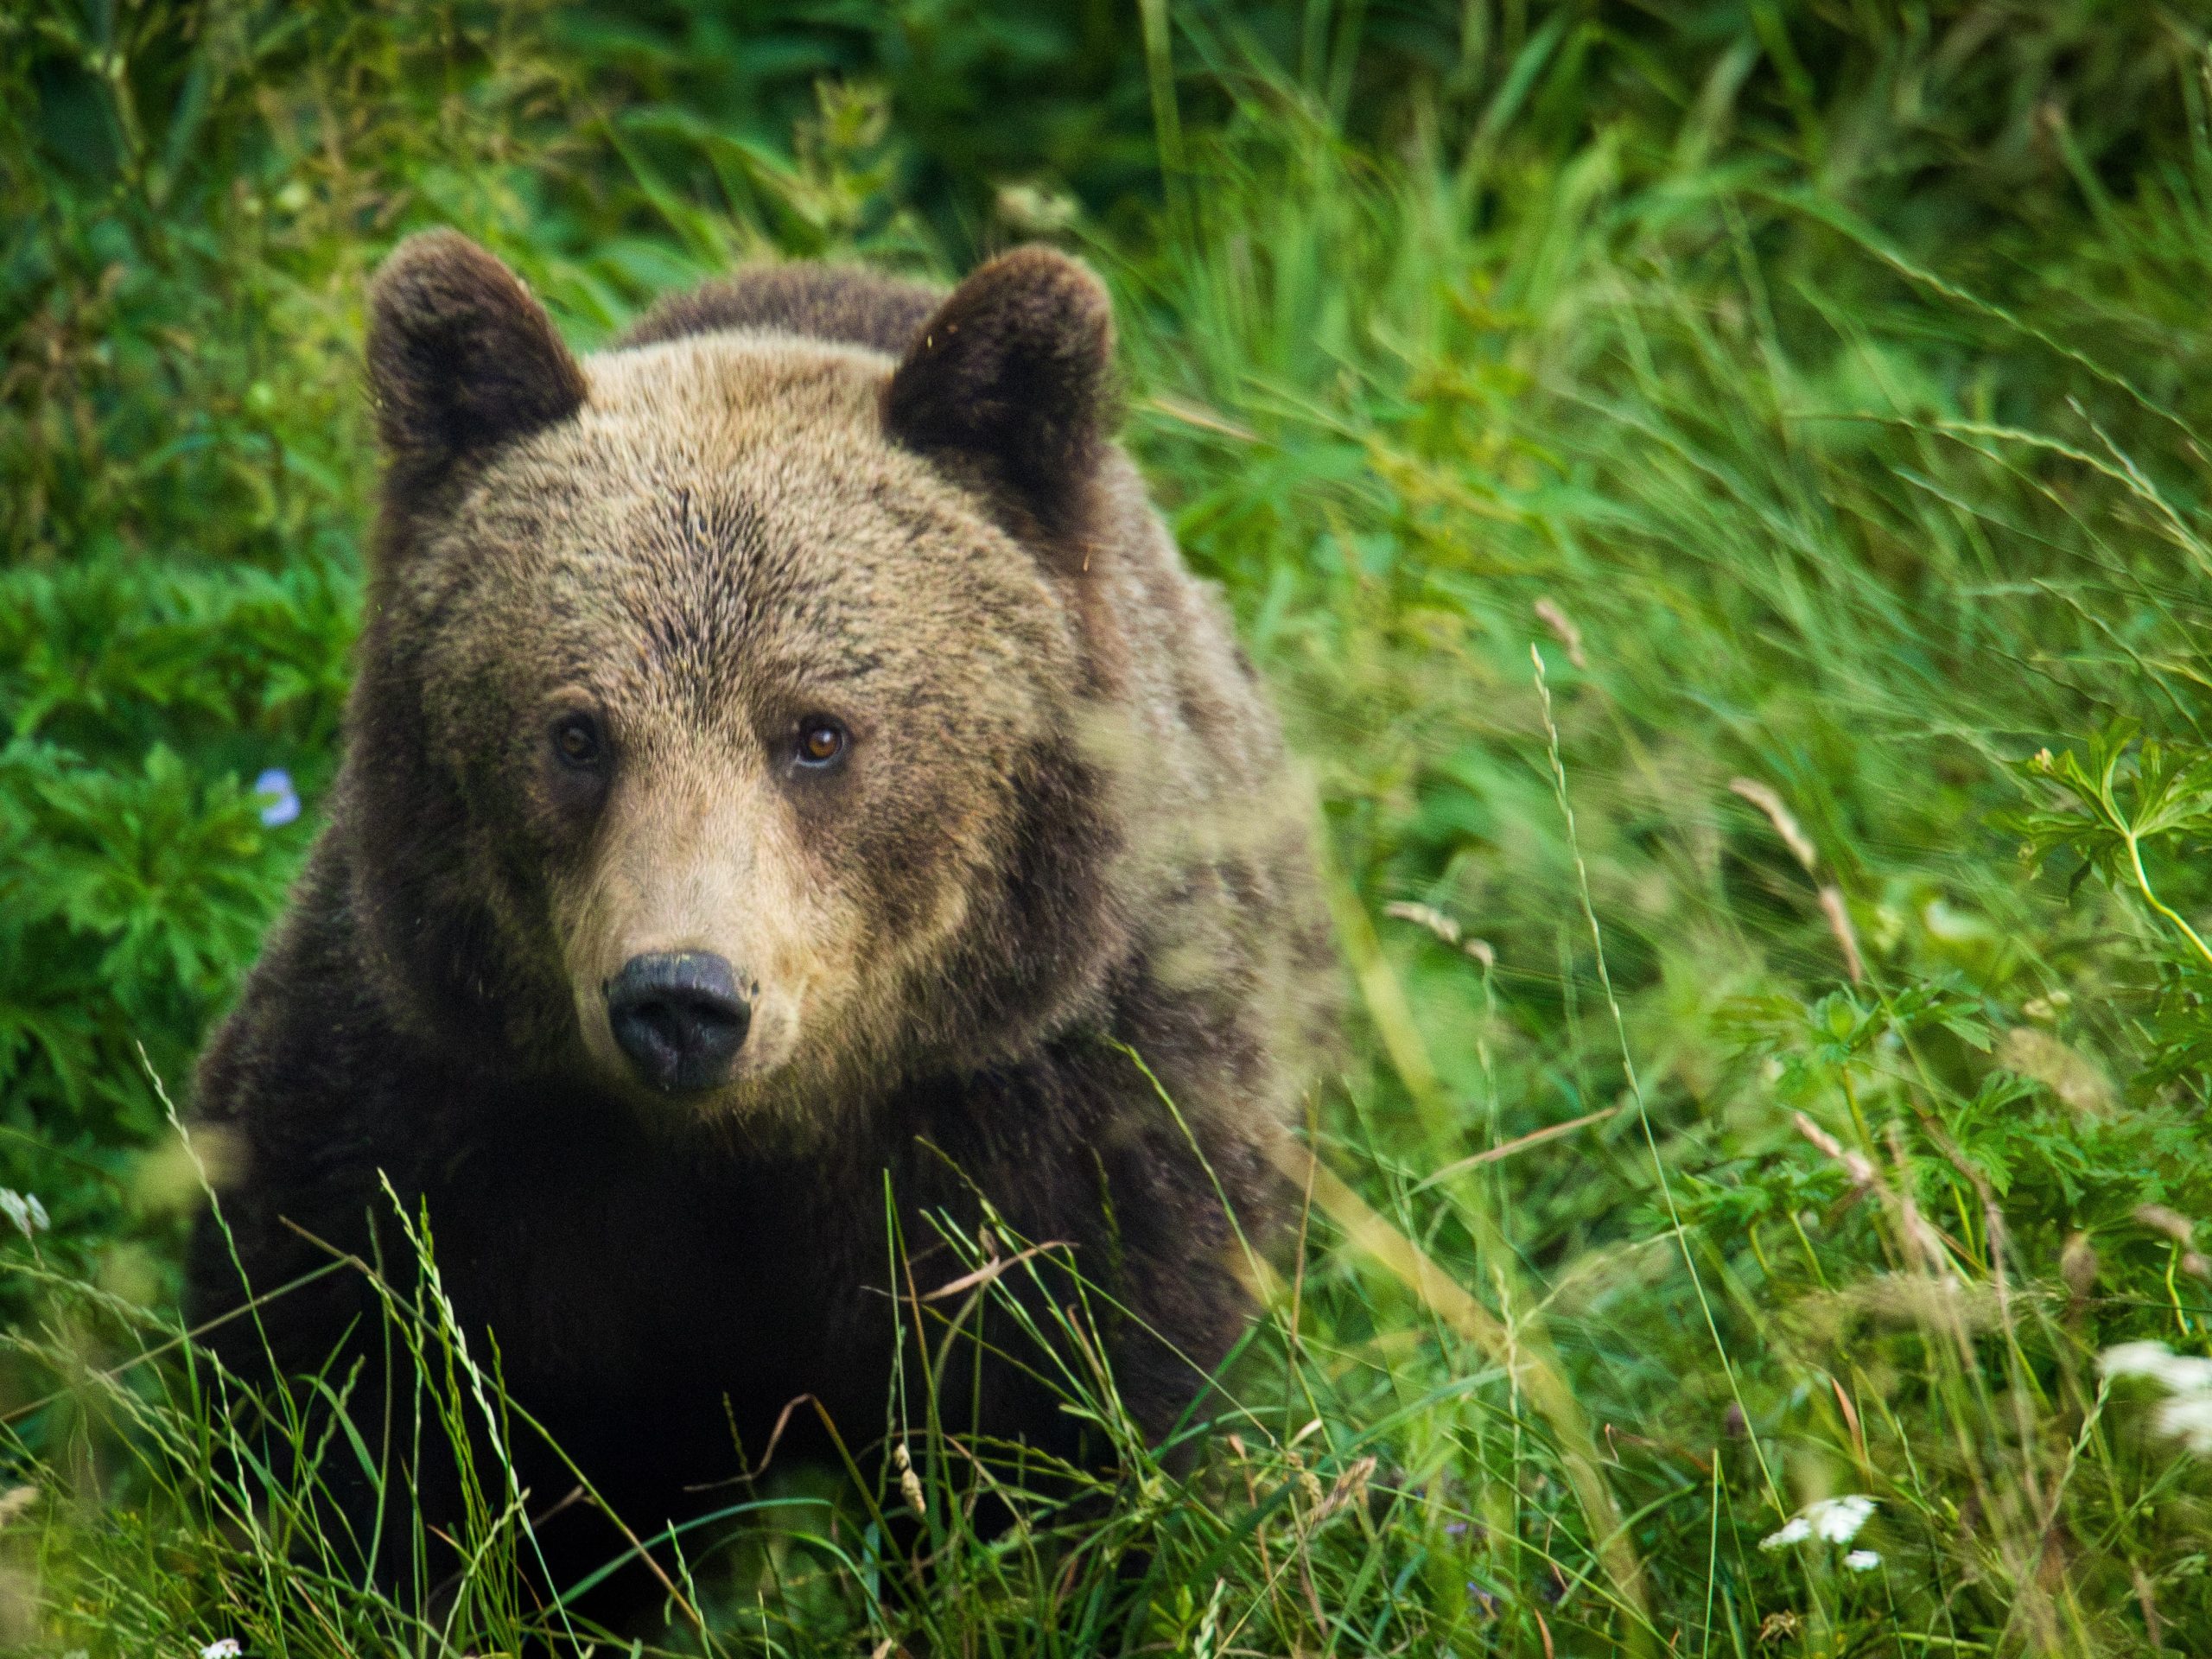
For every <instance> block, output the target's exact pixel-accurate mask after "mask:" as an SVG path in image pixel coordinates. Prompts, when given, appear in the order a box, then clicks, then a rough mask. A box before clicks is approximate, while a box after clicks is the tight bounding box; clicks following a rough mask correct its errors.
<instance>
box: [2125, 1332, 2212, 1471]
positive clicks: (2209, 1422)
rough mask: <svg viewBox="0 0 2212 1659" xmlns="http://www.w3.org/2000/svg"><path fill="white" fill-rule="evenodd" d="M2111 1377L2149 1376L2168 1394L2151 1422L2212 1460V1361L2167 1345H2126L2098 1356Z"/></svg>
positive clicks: (2144, 1343) (2132, 1343)
mask: <svg viewBox="0 0 2212 1659" xmlns="http://www.w3.org/2000/svg"><path fill="white" fill-rule="evenodd" d="M2097 1369H2098V1370H2101V1371H2102V1372H2103V1373H2104V1374H2105V1375H2106V1376H2107V1377H2115V1378H2116V1377H2123V1376H2141V1377H2148V1378H2149V1379H2150V1380H2151V1381H2152V1382H2153V1383H2157V1384H2158V1386H2159V1387H2160V1388H2162V1389H2164V1390H2165V1391H2166V1398H2165V1399H2164V1400H2163V1401H2162V1402H2159V1405H2158V1411H2157V1413H2156V1414H2154V1415H2153V1416H2152V1419H2151V1421H2152V1425H2153V1426H2154V1427H2156V1428H2157V1429H2158V1433H2161V1434H2170V1435H2171V1436H2172V1437H2173V1438H2174V1439H2176V1440H2179V1441H2181V1442H2182V1443H2183V1445H2185V1446H2188V1447H2189V1449H2190V1451H2192V1452H2196V1455H2197V1456H2199V1457H2200V1458H2202V1457H2212V1359H2205V1358H2202V1357H2198V1356H2196V1355H2194V1354H2177V1353H2175V1352H2174V1351H2172V1350H2171V1348H2168V1347H2167V1346H2166V1344H2164V1343H2163V1342H2123V1343H2121V1344H2120V1345H2119V1346H2118V1347H2116V1348H2107V1349H2106V1350H2105V1351H2104V1352H2103V1354H2102V1355H2101V1356H2100V1357H2098V1360H2097Z"/></svg>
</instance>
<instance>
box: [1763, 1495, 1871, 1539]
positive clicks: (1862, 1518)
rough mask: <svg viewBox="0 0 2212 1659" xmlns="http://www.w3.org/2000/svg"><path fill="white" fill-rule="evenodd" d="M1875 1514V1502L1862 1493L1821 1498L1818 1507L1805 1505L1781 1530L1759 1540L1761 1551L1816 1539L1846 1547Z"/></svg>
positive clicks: (1811, 1504) (1813, 1504) (1814, 1504)
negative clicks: (1868, 1517) (1867, 1518)
mask: <svg viewBox="0 0 2212 1659" xmlns="http://www.w3.org/2000/svg"><path fill="white" fill-rule="evenodd" d="M1873 1513H1874V1500H1873V1499H1872V1498H1871V1497H1867V1496H1866V1494H1864V1493H1863V1492H1851V1493H1848V1494H1847V1495H1846V1496H1844V1497H1824V1498H1822V1499H1821V1501H1820V1502H1819V1503H1808V1504H1807V1505H1806V1506H1805V1507H1804V1508H1803V1509H1802V1510H1798V1511H1797V1513H1796V1515H1793V1516H1790V1517H1789V1520H1787V1521H1785V1522H1783V1524H1782V1527H1781V1529H1780V1530H1779V1531H1776V1532H1770V1533H1769V1534H1767V1535H1766V1536H1765V1537H1764V1538H1762V1539H1760V1540H1759V1548H1761V1549H1780V1548H1782V1547H1783V1545H1785V1544H1802V1543H1803V1542H1804V1541H1806V1540H1807V1539H1808V1538H1818V1539H1821V1541H1824V1542H1827V1543H1831V1544H1847V1543H1849V1542H1850V1541H1852V1540H1853V1538H1855V1537H1857V1536H1858V1535H1859V1528H1861V1527H1863V1526H1865V1525H1866V1517H1867V1516H1871V1515H1872V1514H1873Z"/></svg>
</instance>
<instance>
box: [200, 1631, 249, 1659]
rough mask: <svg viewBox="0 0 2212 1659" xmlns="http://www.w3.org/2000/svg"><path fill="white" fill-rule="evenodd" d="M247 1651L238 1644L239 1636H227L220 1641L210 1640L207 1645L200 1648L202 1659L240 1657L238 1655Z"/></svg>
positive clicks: (233, 1658)
mask: <svg viewBox="0 0 2212 1659" xmlns="http://www.w3.org/2000/svg"><path fill="white" fill-rule="evenodd" d="M243 1652H245V1649H243V1648H241V1647H239V1646H238V1637H235V1636H226V1637H222V1638H221V1639H220V1640H219V1641H214V1642H210V1643H208V1644H207V1646H206V1647H204V1648H202V1649H200V1659H238V1656H239V1655H240V1654H241V1653H243Z"/></svg>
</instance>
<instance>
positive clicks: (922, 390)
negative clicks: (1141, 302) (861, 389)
mask: <svg viewBox="0 0 2212 1659" xmlns="http://www.w3.org/2000/svg"><path fill="white" fill-rule="evenodd" d="M1114 414H1115V385H1114V314H1113V305H1112V302H1110V301H1109V299H1108V298H1107V296H1106V288H1105V284H1104V283H1101V282H1100V281H1099V280H1098V278H1097V277H1095V276H1093V275H1092V274H1091V273H1090V270H1088V269H1087V268H1085V267H1084V266H1083V265H1081V264H1077V262H1076V261H1075V260H1073V259H1071V258H1069V257H1068V256H1067V255H1065V254H1064V253H1061V252H1060V251H1058V250H1057V249H1053V248H1047V247H1039V246H1032V247H1023V248H1016V249H1014V251H1012V252H1010V253H1002V254H1001V255H1000V256H999V257H997V258H995V259H994V260H992V261H990V263H989V264H986V265H984V266H982V268H981V269H979V270H977V271H976V273H975V274H974V275H973V276H971V277H969V278H968V280H967V281H966V282H964V283H961V284H960V286H959V287H958V288H957V289H954V290H953V292H952V294H951V296H950V297H949V298H948V299H946V301H945V302H944V304H943V305H941V306H939V307H938V308H937V312H936V315H933V316H931V318H930V320H929V321H927V322H925V323H924V324H923V325H922V332H921V334H919V335H918V337H917V338H916V339H915V340H914V343H913V345H912V346H910V347H908V348H907V352H906V360H905V361H904V362H902V363H901V364H899V369H898V372H896V373H895V374H893V376H892V377H891V384H890V385H889V386H888V387H887V388H886V389H885V391H884V396H883V417H884V424H885V426H886V427H887V429H888V430H889V431H890V434H891V435H892V437H893V439H895V440H896V441H897V442H899V443H902V444H904V445H905V446H906V448H910V449H912V450H915V451H917V452H918V453H920V454H925V455H945V456H948V457H950V458H957V459H966V460H969V461H976V462H979V463H981V464H982V467H984V468H985V469H986V472H987V474H988V475H989V476H990V477H991V478H992V479H994V480H995V481H998V482H1000V483H1001V484H1003V485H1004V486H1006V487H1007V488H1008V489H1010V490H1011V491H1012V492H1013V493H1014V497H1015V499H1017V500H1018V501H1019V502H1020V505H1022V506H1023V507H1025V508H1027V510H1028V512H1030V513H1032V514H1033V515H1034V517H1035V518H1037V519H1038V520H1039V522H1040V523H1041V524H1043V525H1044V526H1045V528H1046V530H1048V531H1068V530H1072V529H1074V528H1075V527H1076V522H1077V519H1078V518H1079V517H1080V515H1081V513H1082V511H1083V504H1084V500H1085V499H1086V497H1087V496H1088V493H1089V491H1088V487H1087V486H1089V484H1090V480H1091V475H1092V474H1093V473H1094V472H1095V470H1096V467H1097V464H1098V456H1099V451H1100V449H1101V448H1102V447H1103V444H1104V443H1105V442H1106V439H1107V436H1108V435H1109V431H1110V429H1111V424H1112V421H1113V418H1114Z"/></svg>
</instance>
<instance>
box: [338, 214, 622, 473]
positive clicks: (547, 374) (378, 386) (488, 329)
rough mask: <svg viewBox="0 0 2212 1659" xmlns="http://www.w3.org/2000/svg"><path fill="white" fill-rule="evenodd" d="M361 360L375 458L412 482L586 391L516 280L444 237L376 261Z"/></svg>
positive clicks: (541, 419)
mask: <svg viewBox="0 0 2212 1659" xmlns="http://www.w3.org/2000/svg"><path fill="white" fill-rule="evenodd" d="M368 359H369V382H370V385H372V387H373V388H374V390H375V392H376V400H377V429H378V434H379V435H381V436H382V437H383V439H384V447H385V454H388V455H389V456H390V457H391V461H392V463H393V465H394V466H395V467H403V468H405V469H406V470H407V471H409V472H410V473H415V474H435V473H436V472H438V471H439V470H441V469H442V467H444V466H445V465H446V464H447V463H448V462H450V461H455V460H458V459H460V458H461V457H462V456H465V455H470V454H480V453H482V452H484V451H486V450H488V449H490V448H493V446H494V445H496V444H499V443H503V442H506V441H508V440H509V439H512V438H518V437H521V436H523V435H525V434H527V433H530V432H534V431H536V430H537V429H538V428H540V427H543V426H550V425H551V424H552V423H554V422H556V421H563V420H566V419H567V418H568V417H569V416H571V415H573V414H575V412H576V410H579V409H581V408H582V406H583V401H584V395H585V392H586V391H587V390H588V388H587V387H586V385H585V384H584V374H583V371H582V369H581V368H579V367H578V366H577V365H576V359H575V358H573V357H571V356H570V355H569V348H568V347H567V346H564V345H563V344H562V343H561V336H560V335H559V334H557V333H556V332H555V330H554V327H553V323H552V320H551V319H550V318H549V317H548V316H547V315H545V311H544V308H543V307H542V306H540V305H539V304H538V303H537V301H536V300H534V299H532V298H531V296H530V290H529V289H526V288H524V286H523V284H522V278H520V277H518V276H516V275H515V274H514V272H512V270H508V269H507V268H506V267H505V265H503V264H500V263H499V260H498V259H496V258H494V257H493V256H492V255H491V254H489V253H486V251H484V250H483V249H482V248H480V247H478V246H477V245H476V244H475V243H474V242H471V241H470V240H469V239H468V238H467V237H465V236H462V235H461V234H460V233H459V232H454V231H425V232H422V233H420V234H419V235H416V236H410V237H409V238H407V240H405V241H404V242H403V243H401V244H400V245H398V247H397V248H395V249H394V250H393V251H392V253H391V257H390V258H388V259H386V260H385V262H384V265H383V267H382V269H380V270H378V272H377V275H376V281H375V282H374V283H372V285H371V287H370V289H369V340H368Z"/></svg>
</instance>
